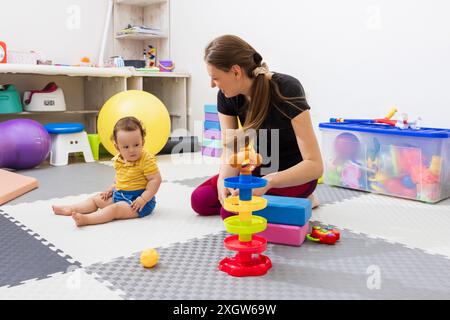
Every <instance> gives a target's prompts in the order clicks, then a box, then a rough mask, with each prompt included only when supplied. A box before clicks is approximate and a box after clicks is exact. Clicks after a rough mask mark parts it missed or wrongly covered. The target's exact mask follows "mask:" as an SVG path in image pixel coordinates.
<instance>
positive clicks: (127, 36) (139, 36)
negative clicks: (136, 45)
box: [116, 33, 167, 41]
mask: <svg viewBox="0 0 450 320" xmlns="http://www.w3.org/2000/svg"><path fill="white" fill-rule="evenodd" d="M116 39H118V40H138V41H142V40H149V39H167V35H165V34H163V35H156V34H149V33H128V34H121V35H116Z"/></svg>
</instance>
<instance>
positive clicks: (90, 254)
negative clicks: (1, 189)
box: [4, 182, 224, 266]
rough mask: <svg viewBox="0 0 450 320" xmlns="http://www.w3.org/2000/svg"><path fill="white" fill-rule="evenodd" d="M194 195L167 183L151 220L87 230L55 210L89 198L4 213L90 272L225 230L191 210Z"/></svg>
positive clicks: (214, 218)
mask: <svg viewBox="0 0 450 320" xmlns="http://www.w3.org/2000/svg"><path fill="white" fill-rule="evenodd" d="M192 190H193V188H189V187H186V186H182V185H180V184H176V183H170V182H165V183H163V184H162V185H161V187H160V190H159V191H158V194H157V205H156V208H155V211H154V213H152V214H151V215H150V216H147V217H145V218H143V219H131V220H121V221H114V222H110V223H106V224H103V225H96V226H86V227H82V228H78V227H76V225H75V223H74V221H73V219H72V218H71V217H63V216H56V215H54V214H53V212H52V209H51V206H52V204H63V205H66V204H71V203H74V202H77V201H81V200H84V199H86V197H87V196H88V195H80V196H73V197H65V198H61V199H51V200H46V201H37V202H33V203H24V204H18V205H14V206H8V207H5V209H4V210H5V211H7V212H8V213H9V215H11V216H13V217H14V218H15V219H16V220H19V221H20V222H21V223H22V224H23V225H25V226H26V227H28V228H29V229H31V230H33V231H34V232H36V233H38V234H39V235H40V236H41V237H43V238H45V239H46V240H47V241H49V242H51V243H52V244H53V245H54V246H55V247H57V248H59V249H60V250H62V251H64V252H65V253H67V254H69V255H70V256H72V258H73V259H75V260H77V261H79V262H81V263H82V264H83V265H84V266H86V265H89V264H92V263H96V262H104V261H108V260H110V259H113V258H116V257H120V256H129V255H130V254H132V253H134V252H137V251H140V250H143V249H146V248H152V247H164V246H168V245H170V244H172V243H175V242H183V241H186V240H188V239H192V238H196V237H201V236H203V235H206V234H210V233H215V232H219V231H222V230H224V226H223V223H222V220H221V219H220V217H219V216H210V217H200V216H198V215H197V214H196V213H195V212H194V211H193V210H192V209H191V205H190V197H191V193H192Z"/></svg>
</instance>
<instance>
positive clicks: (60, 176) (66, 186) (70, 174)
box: [8, 163, 114, 205]
mask: <svg viewBox="0 0 450 320" xmlns="http://www.w3.org/2000/svg"><path fill="white" fill-rule="evenodd" d="M17 173H19V174H23V175H26V176H30V177H34V178H36V179H37V180H38V181H39V188H37V189H35V190H33V191H31V192H29V193H26V194H24V195H22V196H21V197H19V198H17V199H15V200H13V201H10V202H8V205H13V204H17V203H23V202H34V201H37V200H48V199H53V198H63V197H66V196H70V195H75V194H81V193H92V192H96V191H101V190H104V189H106V188H107V187H109V186H110V185H111V184H112V183H113V182H114V168H112V167H108V166H105V165H102V164H99V163H71V164H69V165H67V166H62V167H50V166H47V167H42V168H37V169H32V170H23V171H18V172H17Z"/></svg>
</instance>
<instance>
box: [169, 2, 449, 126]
mask: <svg viewBox="0 0 450 320" xmlns="http://www.w3.org/2000/svg"><path fill="white" fill-rule="evenodd" d="M171 1H172V16H171V27H172V35H171V36H172V44H171V45H172V50H171V51H172V58H173V59H174V61H175V62H176V63H177V65H178V66H183V67H185V69H186V70H187V71H188V72H190V73H191V74H192V81H191V92H190V103H191V107H192V109H193V111H192V112H193V117H192V118H193V119H197V120H199V119H202V117H203V115H202V106H203V104H205V103H208V102H215V95H216V90H214V89H210V88H209V79H208V75H207V72H206V69H205V67H204V65H203V61H202V59H203V50H204V47H205V46H206V44H207V43H208V41H209V40H212V39H213V38H214V37H216V36H219V35H221V34H226V33H231V34H236V35H239V36H242V37H243V38H244V39H246V40H247V41H248V42H249V43H250V44H252V45H253V46H254V47H255V48H256V49H257V50H259V51H260V53H261V54H262V56H263V58H264V59H265V60H266V61H267V62H268V64H269V67H270V68H271V69H272V70H275V71H279V72H283V73H288V74H291V75H293V76H296V77H297V78H298V79H299V80H300V81H301V82H302V83H303V86H304V87H305V89H306V91H307V96H308V98H309V102H310V104H311V106H312V114H313V118H314V120H315V121H316V122H317V121H323V120H326V119H328V118H329V117H331V116H340V117H348V118H363V117H370V118H376V117H383V116H384V115H385V114H386V113H387V111H388V110H389V109H390V107H391V106H392V105H395V106H397V108H398V109H399V111H400V112H406V113H408V114H410V116H411V117H415V116H417V115H420V116H422V118H423V124H424V125H427V126H436V127H447V128H448V127H450V120H449V118H450V112H449V109H450V90H449V88H448V87H449V86H450V19H449V16H448V15H449V12H450V3H449V2H448V1H445V0H433V1H425V0H395V1H392V0H391V1H389V0H339V1H336V0H297V1H294V0H277V1H273V0H171Z"/></svg>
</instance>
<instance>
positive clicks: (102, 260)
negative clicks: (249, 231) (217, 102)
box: [0, 154, 450, 300]
mask: <svg viewBox="0 0 450 320" xmlns="http://www.w3.org/2000/svg"><path fill="white" fill-rule="evenodd" d="M199 157H200V158H201V155H199V154H193V155H188V154H186V155H183V156H181V157H178V158H176V159H173V158H171V157H170V156H162V157H158V163H159V166H160V169H161V173H162V176H163V179H164V183H163V184H162V186H161V188H160V191H159V192H158V195H157V208H156V210H155V212H154V213H153V214H152V215H150V216H148V217H146V218H144V219H132V220H127V221H116V222H112V223H108V224H104V225H97V226H89V227H83V228H77V227H76V226H75V224H74V222H73V220H72V219H71V218H70V217H62V216H55V215H54V214H53V213H52V211H51V206H52V204H69V203H72V202H75V201H80V200H82V199H85V198H86V197H88V196H90V195H93V194H95V193H96V192H100V191H103V189H104V188H105V186H108V185H109V184H110V183H111V180H112V179H113V169H112V168H111V166H110V165H111V163H110V162H109V161H102V162H97V163H91V164H86V163H72V164H70V165H68V166H66V167H61V168H50V167H42V168H39V169H36V170H27V171H23V172H21V173H23V174H26V175H28V176H32V177H36V178H37V179H38V180H39V183H40V188H39V189H36V190H34V191H32V192H30V193H28V194H26V195H24V196H22V197H20V198H18V199H15V200H14V201H11V202H9V203H7V204H5V205H3V206H0V261H1V264H0V299H108V300H109V299H168V300H177V299H183V300H189V299H221V300H224V299H257V300H266V299H286V300H291V299H450V260H449V258H450V234H449V233H448V232H446V231H447V230H448V228H449V227H450V200H447V201H442V202H440V203H438V204H435V205H429V204H424V203H420V202H416V201H409V200H403V199H396V198H392V197H387V196H380V195H374V194H370V193H364V192H359V191H353V190H347V189H342V188H334V187H330V186H326V185H318V187H317V189H316V192H315V194H316V195H317V197H318V198H319V199H320V201H321V205H320V206H319V207H318V208H317V209H314V210H313V215H312V220H313V223H312V224H321V225H331V226H336V227H337V228H338V229H339V230H341V232H342V239H341V241H340V242H338V243H337V244H336V245H334V246H328V245H321V244H316V243H312V242H309V241H306V242H305V243H304V244H303V245H302V246H301V247H290V246H283V245H275V244H269V245H268V248H267V251H266V252H265V254H266V255H267V256H269V257H270V258H271V260H272V262H273V267H272V269H271V270H269V272H268V273H267V274H266V275H265V276H263V277H247V278H235V277H231V276H228V275H227V274H225V273H223V272H221V271H219V270H218V268H217V265H218V263H219V261H220V260H221V259H222V258H224V257H226V256H230V255H233V253H232V252H230V251H228V250H227V249H226V248H225V247H224V245H223V240H224V238H225V237H226V233H225V231H224V226H223V222H222V221H221V219H220V217H219V216H209V217H200V216H197V215H196V214H195V213H194V212H193V211H192V209H191V208H190V195H191V193H192V191H193V190H194V188H195V187H196V186H198V185H199V184H201V183H203V182H204V181H205V180H206V179H208V177H210V176H211V175H213V174H215V173H216V172H217V170H218V165H217V163H216V161H217V160H216V159H211V160H208V161H209V162H208V163H201V161H200V160H199V159H200V158H199ZM199 161H200V162H199ZM441 231H442V232H441ZM148 248H156V249H157V250H158V252H159V254H160V261H159V262H158V264H157V265H156V267H154V268H152V269H144V268H143V267H142V266H141V265H140V264H139V254H140V252H141V251H142V250H144V249H148Z"/></svg>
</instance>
